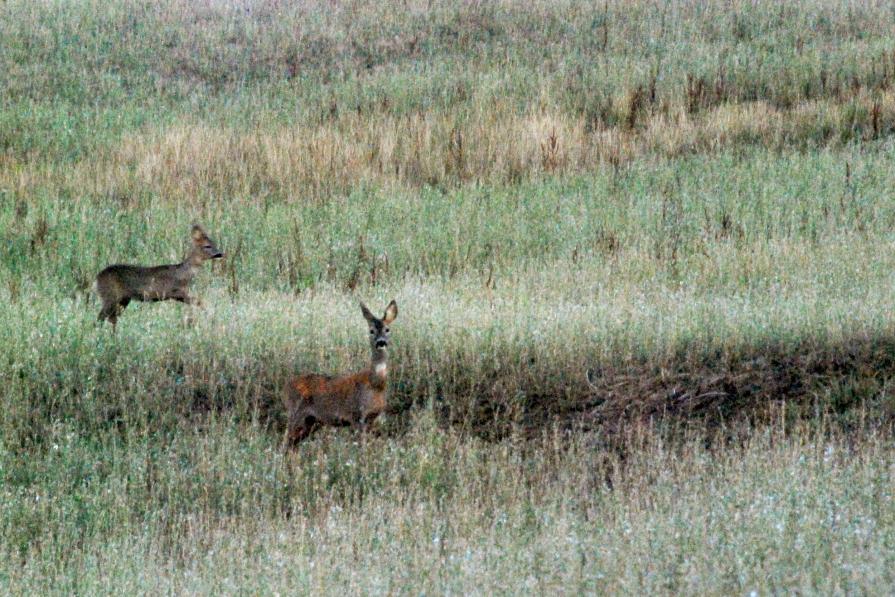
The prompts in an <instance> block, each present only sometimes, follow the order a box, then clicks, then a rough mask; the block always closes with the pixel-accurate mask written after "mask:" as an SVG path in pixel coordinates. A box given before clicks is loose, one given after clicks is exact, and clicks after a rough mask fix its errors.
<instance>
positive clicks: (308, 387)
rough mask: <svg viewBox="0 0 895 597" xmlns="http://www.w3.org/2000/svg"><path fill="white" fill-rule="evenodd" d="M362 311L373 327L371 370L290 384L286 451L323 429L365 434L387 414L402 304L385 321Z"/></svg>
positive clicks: (308, 377)
mask: <svg viewBox="0 0 895 597" xmlns="http://www.w3.org/2000/svg"><path fill="white" fill-rule="evenodd" d="M360 308H361V311H362V312H363V314H364V318H365V319H366V320H367V323H368V324H369V327H370V351H371V352H372V362H371V364H370V368H369V369H364V370H363V371H359V372H357V373H352V374H348V375H342V376H339V377H332V376H329V375H315V374H310V375H300V376H298V377H296V378H294V379H292V380H290V381H289V382H288V383H287V384H286V388H285V391H284V396H283V401H284V403H285V406H286V415H287V417H288V422H287V426H286V436H285V438H284V441H283V447H284V448H285V449H288V448H291V447H292V446H294V445H295V444H297V443H298V442H300V441H301V440H303V439H305V438H306V437H308V435H310V434H311V432H312V431H313V430H314V429H316V428H317V427H318V426H320V425H330V426H344V425H353V426H355V427H357V428H359V429H361V430H365V429H366V428H367V425H368V424H370V423H371V422H373V420H374V419H376V417H378V416H379V415H380V414H382V412H383V411H385V407H386V389H387V388H386V380H387V379H388V358H387V357H388V343H389V327H388V326H389V324H391V323H392V322H393V321H394V320H395V318H396V317H397V316H398V304H397V303H396V302H395V301H392V302H390V303H389V304H388V307H386V309H385V314H384V315H383V316H382V319H379V318H377V317H376V316H375V315H373V314H372V313H371V312H370V310H369V309H367V307H366V306H365V305H364V304H363V303H361V305H360Z"/></svg>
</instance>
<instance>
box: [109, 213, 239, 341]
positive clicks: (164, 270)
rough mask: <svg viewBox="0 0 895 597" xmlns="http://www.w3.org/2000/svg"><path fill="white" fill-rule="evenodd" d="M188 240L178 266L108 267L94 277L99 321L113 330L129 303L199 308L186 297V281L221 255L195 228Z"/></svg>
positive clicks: (194, 299) (201, 231)
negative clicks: (188, 246) (171, 302)
mask: <svg viewBox="0 0 895 597" xmlns="http://www.w3.org/2000/svg"><path fill="white" fill-rule="evenodd" d="M190 237H191V238H192V241H193V243H192V247H191V249H190V252H189V254H188V255H187V257H186V259H184V260H183V261H182V262H181V263H175V264H172V265H156V266H154V267H143V266H140V265H121V264H119V265H110V266H109V267H107V268H106V269H104V270H103V271H101V272H100V273H99V274H97V276H96V291H97V293H98V294H99V296H100V299H102V302H103V306H102V309H100V312H99V321H103V320H108V321H110V322H111V323H112V325H113V326H114V325H115V324H116V323H117V322H118V316H119V315H120V314H121V312H122V311H123V310H124V309H125V307H127V305H128V304H129V303H130V302H131V301H132V300H137V301H165V300H174V301H180V302H182V303H186V304H188V305H197V304H200V301H199V299H197V298H194V297H191V296H190V294H189V291H188V287H189V284H190V281H192V279H193V277H194V276H195V275H196V273H198V271H199V268H201V267H202V264H203V263H205V261H206V260H208V259H220V258H221V257H223V256H224V254H223V253H222V252H221V251H220V250H218V248H217V247H216V246H215V244H214V242H212V240H211V239H210V238H209V237H208V235H207V234H206V233H205V230H203V229H202V227H201V226H199V225H198V224H194V225H193V228H192V231H191V232H190Z"/></svg>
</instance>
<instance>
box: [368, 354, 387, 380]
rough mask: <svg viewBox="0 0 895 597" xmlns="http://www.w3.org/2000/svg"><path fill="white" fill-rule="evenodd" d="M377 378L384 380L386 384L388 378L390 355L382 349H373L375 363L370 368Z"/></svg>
mask: <svg viewBox="0 0 895 597" xmlns="http://www.w3.org/2000/svg"><path fill="white" fill-rule="evenodd" d="M370 370H371V371H372V372H373V375H374V376H375V377H378V378H380V379H382V381H383V382H384V381H385V379H386V378H387V377H388V354H387V353H386V351H385V350H383V349H381V348H374V349H373V363H372V366H371V367H370Z"/></svg>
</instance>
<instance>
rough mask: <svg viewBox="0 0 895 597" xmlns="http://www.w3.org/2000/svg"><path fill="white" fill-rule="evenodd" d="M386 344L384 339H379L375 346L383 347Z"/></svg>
mask: <svg viewBox="0 0 895 597" xmlns="http://www.w3.org/2000/svg"><path fill="white" fill-rule="evenodd" d="M386 346H388V342H387V341H386V340H382V339H379V340H377V341H376V348H385V347H386Z"/></svg>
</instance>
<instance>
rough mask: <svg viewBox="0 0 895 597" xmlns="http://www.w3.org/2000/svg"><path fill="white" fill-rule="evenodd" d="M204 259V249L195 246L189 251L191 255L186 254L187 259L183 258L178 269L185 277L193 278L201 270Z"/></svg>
mask: <svg viewBox="0 0 895 597" xmlns="http://www.w3.org/2000/svg"><path fill="white" fill-rule="evenodd" d="M203 261H204V259H203V258H202V249H200V248H198V247H195V248H193V249H192V250H191V251H190V252H189V255H187V256H186V259H184V260H183V262H182V263H181V264H180V267H179V268H178V269H180V272H181V274H182V275H183V276H184V277H188V278H192V277H193V276H195V275H196V272H197V271H199V268H201V267H202V262H203Z"/></svg>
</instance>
